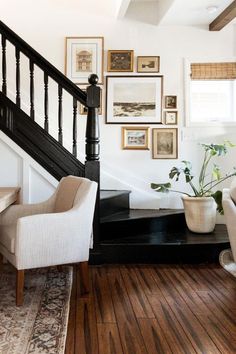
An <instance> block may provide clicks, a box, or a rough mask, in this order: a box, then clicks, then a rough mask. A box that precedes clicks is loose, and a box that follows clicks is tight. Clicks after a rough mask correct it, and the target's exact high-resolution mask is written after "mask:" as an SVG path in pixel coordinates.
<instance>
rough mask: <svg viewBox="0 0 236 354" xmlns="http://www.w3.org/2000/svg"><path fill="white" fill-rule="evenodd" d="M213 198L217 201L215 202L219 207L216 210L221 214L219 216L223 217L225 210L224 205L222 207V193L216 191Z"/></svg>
mask: <svg viewBox="0 0 236 354" xmlns="http://www.w3.org/2000/svg"><path fill="white" fill-rule="evenodd" d="M211 196H212V197H213V198H214V199H215V202H216V205H217V208H216V210H217V211H218V212H219V214H221V215H223V214H224V210H223V205H222V192H221V191H216V192H215V193H213V194H211Z"/></svg>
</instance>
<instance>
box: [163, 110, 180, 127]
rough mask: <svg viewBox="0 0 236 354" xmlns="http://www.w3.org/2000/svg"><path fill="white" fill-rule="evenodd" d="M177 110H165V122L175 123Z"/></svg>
mask: <svg viewBox="0 0 236 354" xmlns="http://www.w3.org/2000/svg"><path fill="white" fill-rule="evenodd" d="M177 115H178V113H177V111H166V112H165V124H177Z"/></svg>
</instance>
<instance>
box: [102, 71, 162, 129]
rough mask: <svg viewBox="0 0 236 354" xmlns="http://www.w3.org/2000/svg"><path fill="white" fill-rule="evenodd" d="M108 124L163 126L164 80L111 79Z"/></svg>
mask: <svg viewBox="0 0 236 354" xmlns="http://www.w3.org/2000/svg"><path fill="white" fill-rule="evenodd" d="M106 81H107V99H106V123H107V124H161V123H162V119H161V117H162V114H161V113H162V86H163V83H162V81H163V77H162V76H107V78H106Z"/></svg>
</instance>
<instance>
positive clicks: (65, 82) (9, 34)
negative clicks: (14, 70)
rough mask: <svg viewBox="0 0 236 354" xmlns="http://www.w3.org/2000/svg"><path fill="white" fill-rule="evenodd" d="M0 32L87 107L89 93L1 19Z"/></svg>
mask: <svg viewBox="0 0 236 354" xmlns="http://www.w3.org/2000/svg"><path fill="white" fill-rule="evenodd" d="M0 33H1V34H2V36H4V37H5V39H7V40H8V41H9V42H11V43H12V44H13V45H14V46H15V47H16V48H17V49H18V50H19V51H20V52H22V53H23V54H25V55H26V56H27V57H28V58H29V59H31V60H32V61H33V63H34V64H36V65H37V66H38V67H39V68H40V69H42V70H43V71H44V72H45V73H47V75H48V76H49V77H51V78H52V79H53V80H55V81H56V82H57V83H58V84H59V85H61V86H62V87H63V89H65V90H66V91H67V92H69V93H70V94H71V95H72V96H73V97H74V98H75V99H77V100H78V101H79V102H80V103H82V104H83V105H84V106H86V107H87V103H86V102H87V93H86V92H84V91H83V90H81V89H80V88H79V87H78V86H76V84H74V83H73V82H72V81H71V80H69V79H68V78H67V77H66V76H65V75H64V74H63V73H62V72H61V71H59V70H58V69H57V68H56V67H55V66H54V65H52V64H51V63H50V62H49V61H48V60H47V59H45V58H44V57H43V56H42V55H41V54H39V53H38V52H37V51H36V50H35V49H34V48H33V47H31V46H30V45H29V44H28V43H26V42H25V41H24V40H23V39H22V38H21V37H20V36H18V35H17V34H16V33H15V32H14V31H12V30H11V29H10V28H9V27H8V26H7V25H5V24H4V23H3V22H2V21H0Z"/></svg>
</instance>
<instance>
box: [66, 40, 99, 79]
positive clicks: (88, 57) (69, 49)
mask: <svg viewBox="0 0 236 354" xmlns="http://www.w3.org/2000/svg"><path fill="white" fill-rule="evenodd" d="M103 62H104V37H66V39H65V75H66V76H67V77H68V78H69V79H70V80H71V81H72V82H74V83H75V84H77V85H83V84H85V85H86V84H87V83H88V77H89V75H91V74H96V75H97V76H98V78H99V82H98V84H100V85H101V84H103V72H104V67H103Z"/></svg>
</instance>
